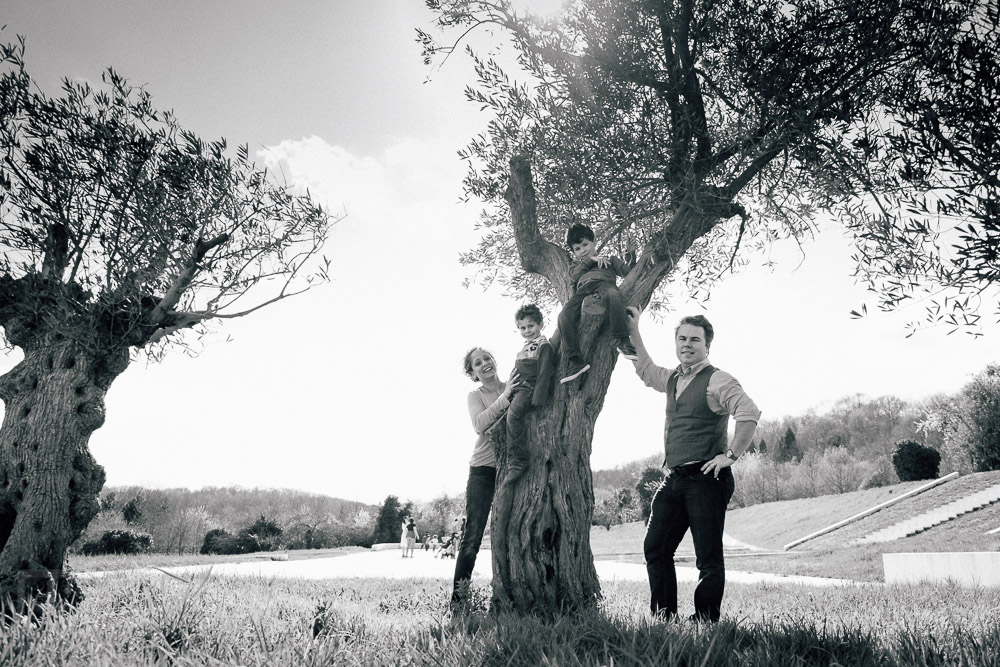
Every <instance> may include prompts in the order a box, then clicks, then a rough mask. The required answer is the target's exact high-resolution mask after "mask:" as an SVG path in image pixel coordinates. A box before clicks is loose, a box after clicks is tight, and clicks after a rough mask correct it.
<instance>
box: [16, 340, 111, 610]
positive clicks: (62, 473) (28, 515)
mask: <svg viewBox="0 0 1000 667" xmlns="http://www.w3.org/2000/svg"><path fill="white" fill-rule="evenodd" d="M23 347H24V350H25V356H24V360H23V361H22V362H21V363H19V364H18V365H17V366H16V367H14V368H13V369H12V370H11V371H9V372H8V373H6V374H5V375H4V376H3V377H2V378H0V399H3V401H4V404H5V414H4V420H3V427H2V428H0V599H6V598H7V597H10V598H11V599H13V600H15V601H20V602H25V603H26V602H28V601H30V600H32V599H36V598H37V597H39V596H44V595H46V594H48V593H55V594H57V595H58V596H59V597H60V598H63V599H65V600H68V601H71V602H72V601H74V600H77V599H79V598H80V594H79V590H78V588H77V587H76V584H75V583H74V582H73V581H72V579H71V578H69V577H68V576H67V574H66V573H65V572H64V570H63V564H64V561H65V557H66V549H67V548H68V547H69V545H70V544H71V543H72V542H73V540H75V539H76V538H77V537H79V535H80V533H81V532H82V531H83V529H84V528H86V526H87V524H88V523H89V522H90V520H91V519H92V518H93V517H94V515H95V514H97V510H98V503H97V498H98V494H99V493H100V490H101V487H102V486H103V485H104V469H103V468H102V467H101V466H100V465H98V464H97V462H96V461H95V460H94V458H93V456H91V454H90V451H89V449H88V442H89V440H90V435H91V433H93V432H94V430H96V429H97V428H99V427H100V426H101V425H102V424H103V423H104V396H105V394H106V393H107V390H108V387H109V386H110V384H111V381H112V380H113V379H114V378H115V377H117V376H118V375H119V374H120V373H121V372H122V371H124V370H125V368H126V367H127V366H128V361H129V357H128V351H127V349H123V350H121V351H119V352H117V353H114V354H95V353H94V352H93V351H91V350H88V349H84V347H83V346H81V345H80V344H79V343H78V342H74V341H71V340H69V339H67V338H64V337H62V336H61V335H59V334H49V335H46V336H41V337H38V338H36V339H34V340H33V341H32V343H31V344H29V345H24V346H23Z"/></svg>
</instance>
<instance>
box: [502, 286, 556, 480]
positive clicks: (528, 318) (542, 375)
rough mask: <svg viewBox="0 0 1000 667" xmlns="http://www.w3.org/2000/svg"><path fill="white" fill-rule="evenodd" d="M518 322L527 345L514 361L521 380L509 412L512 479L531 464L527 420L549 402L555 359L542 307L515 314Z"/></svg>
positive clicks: (531, 306)
mask: <svg viewBox="0 0 1000 667" xmlns="http://www.w3.org/2000/svg"><path fill="white" fill-rule="evenodd" d="M514 322H515V323H516V324H517V330H518V332H519V333H520V334H521V338H523V339H524V345H523V346H522V347H521V351H520V352H518V353H517V358H516V359H515V360H514V373H513V374H515V375H517V377H518V380H517V387H516V388H515V389H514V393H513V395H512V396H511V398H510V407H509V408H508V409H507V452H508V454H507V459H508V462H507V466H508V476H509V478H511V479H514V478H517V477H519V476H520V474H521V472H523V471H524V468H525V466H526V465H527V460H528V451H527V446H526V444H525V433H524V429H525V424H524V418H525V416H526V414H527V413H528V411H529V410H531V408H532V407H534V406H541V405H545V404H546V403H548V400H549V393H550V390H551V385H552V373H553V371H554V364H553V359H554V357H555V354H554V352H553V350H552V345H550V344H549V341H548V339H547V338H546V337H545V336H544V335H542V323H543V319H542V311H541V310H540V309H539V308H538V306H536V305H535V304H533V303H531V304H528V305H526V306H522V307H521V308H519V309H518V311H517V312H516V313H515V314H514Z"/></svg>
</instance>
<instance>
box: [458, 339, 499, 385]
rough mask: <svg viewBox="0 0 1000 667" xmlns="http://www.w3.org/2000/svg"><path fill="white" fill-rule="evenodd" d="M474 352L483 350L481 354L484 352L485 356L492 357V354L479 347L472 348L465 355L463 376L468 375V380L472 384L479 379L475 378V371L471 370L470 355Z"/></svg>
mask: <svg viewBox="0 0 1000 667" xmlns="http://www.w3.org/2000/svg"><path fill="white" fill-rule="evenodd" d="M476 350H483V352H485V353H486V354H488V355H490V356H491V357H492V356H493V353H491V352H490V351H489V350H484V349H483V348H481V347H474V348H472V349H471V350H469V351H468V352H466V353H465V360H464V367H465V374H466V375H468V376H469V379H470V380H472V381H473V382H479V378H477V377H476V373H475V371H473V370H472V355H473V354H474V353H475V351H476Z"/></svg>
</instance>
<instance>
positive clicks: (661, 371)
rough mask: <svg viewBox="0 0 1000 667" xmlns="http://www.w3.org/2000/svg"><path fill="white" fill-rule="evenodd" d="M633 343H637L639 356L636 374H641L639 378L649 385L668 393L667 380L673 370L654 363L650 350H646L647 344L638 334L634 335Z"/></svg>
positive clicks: (637, 354) (636, 363) (636, 347)
mask: <svg viewBox="0 0 1000 667" xmlns="http://www.w3.org/2000/svg"><path fill="white" fill-rule="evenodd" d="M632 343H633V344H634V345H635V350H636V356H637V357H638V359H636V360H635V374H636V375H638V376H639V379H640V380H642V381H643V383H644V384H645V385H646V386H647V387H651V388H653V389H655V390H656V391H661V392H663V393H666V392H667V380H669V379H670V373H671V372H672V370H671V369H669V368H664V367H662V366H657V365H656V364H654V363H653V360H652V359H650V357H649V352H647V351H646V346H645V345H643V344H642V338H640V337H638V336H636V337H633V339H632Z"/></svg>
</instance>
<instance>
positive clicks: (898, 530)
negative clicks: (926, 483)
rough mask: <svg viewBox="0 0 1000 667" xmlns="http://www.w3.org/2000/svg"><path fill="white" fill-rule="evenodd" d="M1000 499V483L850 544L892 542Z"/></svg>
mask: <svg viewBox="0 0 1000 667" xmlns="http://www.w3.org/2000/svg"><path fill="white" fill-rule="evenodd" d="M997 501H1000V484H997V485H994V486H991V487H989V488H988V489H983V490H982V491H977V492H976V493H973V494H970V495H968V496H966V497H964V498H959V499H958V500H954V501H952V502H950V503H948V504H947V505H942V506H941V507H938V508H936V509H933V510H930V511H928V512H924V513H923V514H920V515H917V516H915V517H911V518H909V519H905V520H903V521H900V522H898V523H895V524H893V525H891V526H888V527H886V528H883V529H881V530H877V531H875V532H874V533H870V534H868V535H865V536H864V537H862V538H860V539H857V540H854V541H853V542H851V543H850V544H852V545H853V544H873V543H877V542H891V541H893V540H898V539H901V538H904V537H909V536H910V535H916V534H917V533H920V532H923V531H925V530H927V529H928V528H933V527H934V526H936V525H938V524H941V523H944V522H945V521H951V520H953V519H955V518H957V517H959V516H961V515H963V514H968V513H969V512H972V511H975V510H977V509H980V508H982V507H985V506H987V505H989V504H991V503H995V502H997Z"/></svg>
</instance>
